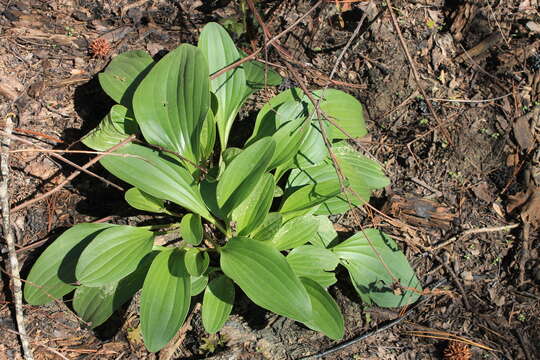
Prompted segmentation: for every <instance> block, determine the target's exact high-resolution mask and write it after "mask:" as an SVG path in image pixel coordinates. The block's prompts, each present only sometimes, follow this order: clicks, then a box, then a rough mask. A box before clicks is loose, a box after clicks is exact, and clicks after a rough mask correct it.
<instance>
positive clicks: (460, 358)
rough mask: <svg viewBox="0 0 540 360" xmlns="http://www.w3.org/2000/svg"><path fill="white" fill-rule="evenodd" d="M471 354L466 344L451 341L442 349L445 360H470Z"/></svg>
mask: <svg viewBox="0 0 540 360" xmlns="http://www.w3.org/2000/svg"><path fill="white" fill-rule="evenodd" d="M471 358H472V352H471V349H469V346H468V345H467V344H463V343H461V342H457V341H451V342H450V344H448V346H447V348H446V349H444V359H445V360H471Z"/></svg>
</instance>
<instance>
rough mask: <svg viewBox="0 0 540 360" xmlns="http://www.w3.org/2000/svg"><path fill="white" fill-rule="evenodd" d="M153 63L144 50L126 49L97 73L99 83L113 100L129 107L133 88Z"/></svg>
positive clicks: (135, 87)
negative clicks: (102, 70) (103, 69)
mask: <svg viewBox="0 0 540 360" xmlns="http://www.w3.org/2000/svg"><path fill="white" fill-rule="evenodd" d="M154 64H155V63H154V60H153V59H152V57H151V56H150V55H148V53H146V52H145V51H141V50H135V51H127V52H125V53H122V54H120V55H117V56H115V57H114V58H113V59H112V61H111V62H110V64H109V65H108V66H107V68H105V71H104V72H102V73H100V74H99V75H98V77H99V83H100V84H101V87H102V88H103V90H104V91H105V92H106V93H107V95H109V96H110V97H111V98H112V99H113V100H114V101H116V102H117V103H119V104H122V105H124V106H126V107H128V108H131V106H132V99H133V93H134V92H135V89H137V86H139V84H140V82H141V81H142V79H143V78H144V77H145V76H146V74H148V72H149V71H150V69H152V66H154Z"/></svg>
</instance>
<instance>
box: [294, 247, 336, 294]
mask: <svg viewBox="0 0 540 360" xmlns="http://www.w3.org/2000/svg"><path fill="white" fill-rule="evenodd" d="M287 261H288V262H289V265H291V268H292V269H293V271H294V273H295V274H296V275H298V276H299V277H305V278H309V279H311V280H314V281H316V282H318V283H319V284H321V286H322V287H325V288H326V287H328V286H330V285H333V284H335V282H336V281H337V280H336V276H335V274H334V273H333V272H331V271H333V270H334V269H335V268H336V266H337V265H338V262H339V258H338V257H337V256H336V254H334V253H333V252H332V251H330V250H328V249H324V248H321V247H316V246H313V245H303V246H299V247H297V248H294V249H292V251H291V252H290V253H289V254H288V255H287Z"/></svg>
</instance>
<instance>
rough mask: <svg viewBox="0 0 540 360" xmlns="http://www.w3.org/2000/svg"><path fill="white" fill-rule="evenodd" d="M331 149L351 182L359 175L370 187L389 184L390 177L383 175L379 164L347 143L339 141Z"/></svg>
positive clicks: (374, 187) (380, 187) (381, 186)
mask: <svg viewBox="0 0 540 360" xmlns="http://www.w3.org/2000/svg"><path fill="white" fill-rule="evenodd" d="M332 151H333V152H334V154H335V155H336V157H337V160H338V163H339V165H340V166H341V169H342V170H343V172H344V174H345V176H347V178H349V179H350V181H351V183H352V182H353V180H354V179H355V176H361V177H362V179H363V181H364V183H365V185H366V186H367V187H369V188H371V189H382V188H384V187H385V186H388V185H390V179H388V177H386V176H385V175H384V172H383V170H382V169H381V166H380V165H379V164H377V162H375V161H374V160H371V159H370V158H368V157H367V156H364V155H362V154H360V153H359V152H358V151H356V150H355V149H353V148H352V147H351V146H350V145H349V144H347V143H345V142H340V143H338V144H336V145H334V146H333V147H332Z"/></svg>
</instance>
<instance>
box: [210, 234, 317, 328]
mask: <svg viewBox="0 0 540 360" xmlns="http://www.w3.org/2000/svg"><path fill="white" fill-rule="evenodd" d="M220 261H221V269H222V270H223V272H224V273H225V275H227V276H228V277H229V278H231V279H232V280H233V281H234V282H235V283H236V284H238V286H240V288H241V289H242V290H243V291H244V293H245V294H246V295H247V296H248V297H249V298H250V299H251V300H252V301H253V302H254V303H255V304H257V305H259V306H261V307H263V308H265V309H268V310H270V311H272V312H275V313H276V314H279V315H283V316H287V317H289V318H292V319H295V320H299V321H305V320H307V319H309V318H310V317H311V303H310V300H309V296H308V294H307V292H306V289H305V288H304V286H303V285H302V283H301V282H300V280H299V279H298V277H296V275H295V274H294V272H293V271H292V269H291V267H290V266H289V264H288V263H287V260H286V259H285V257H284V256H283V255H281V253H279V251H277V250H276V249H274V248H273V247H271V246H269V245H266V244H265V243H262V242H259V241H254V240H252V239H248V238H233V239H231V240H230V241H229V242H228V243H227V245H226V246H224V247H223V248H221V259H220Z"/></svg>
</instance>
